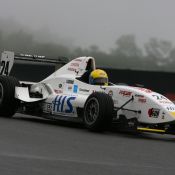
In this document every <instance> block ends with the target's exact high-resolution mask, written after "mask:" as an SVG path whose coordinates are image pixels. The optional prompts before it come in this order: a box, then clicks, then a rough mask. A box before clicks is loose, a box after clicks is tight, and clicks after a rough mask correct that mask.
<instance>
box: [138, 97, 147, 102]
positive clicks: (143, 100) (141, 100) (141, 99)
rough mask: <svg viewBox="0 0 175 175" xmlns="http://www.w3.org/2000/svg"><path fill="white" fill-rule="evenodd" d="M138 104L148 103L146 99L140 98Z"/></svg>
mask: <svg viewBox="0 0 175 175" xmlns="http://www.w3.org/2000/svg"><path fill="white" fill-rule="evenodd" d="M138 102H140V103H146V99H145V98H139V99H138Z"/></svg>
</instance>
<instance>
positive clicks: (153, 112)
mask: <svg viewBox="0 0 175 175" xmlns="http://www.w3.org/2000/svg"><path fill="white" fill-rule="evenodd" d="M159 113H160V109H158V108H150V109H149V110H148V116H149V117H152V118H158V117H159Z"/></svg>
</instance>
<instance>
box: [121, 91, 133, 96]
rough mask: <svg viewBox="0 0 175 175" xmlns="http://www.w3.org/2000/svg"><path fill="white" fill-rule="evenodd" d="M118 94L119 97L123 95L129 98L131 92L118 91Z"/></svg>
mask: <svg viewBox="0 0 175 175" xmlns="http://www.w3.org/2000/svg"><path fill="white" fill-rule="evenodd" d="M119 94H120V95H123V96H124V97H130V96H131V94H132V92H130V91H122V90H120V92H119Z"/></svg>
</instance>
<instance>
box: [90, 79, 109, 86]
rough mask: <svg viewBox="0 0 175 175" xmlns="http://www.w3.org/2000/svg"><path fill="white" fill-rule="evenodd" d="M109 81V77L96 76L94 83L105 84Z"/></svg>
mask: <svg viewBox="0 0 175 175" xmlns="http://www.w3.org/2000/svg"><path fill="white" fill-rule="evenodd" d="M107 83H108V78H95V79H94V80H93V84H95V85H105V84H107Z"/></svg>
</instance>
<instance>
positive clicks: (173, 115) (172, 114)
mask: <svg viewBox="0 0 175 175" xmlns="http://www.w3.org/2000/svg"><path fill="white" fill-rule="evenodd" d="M169 113H170V115H171V116H172V117H173V118H174V120H175V111H171V112H169Z"/></svg>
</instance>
